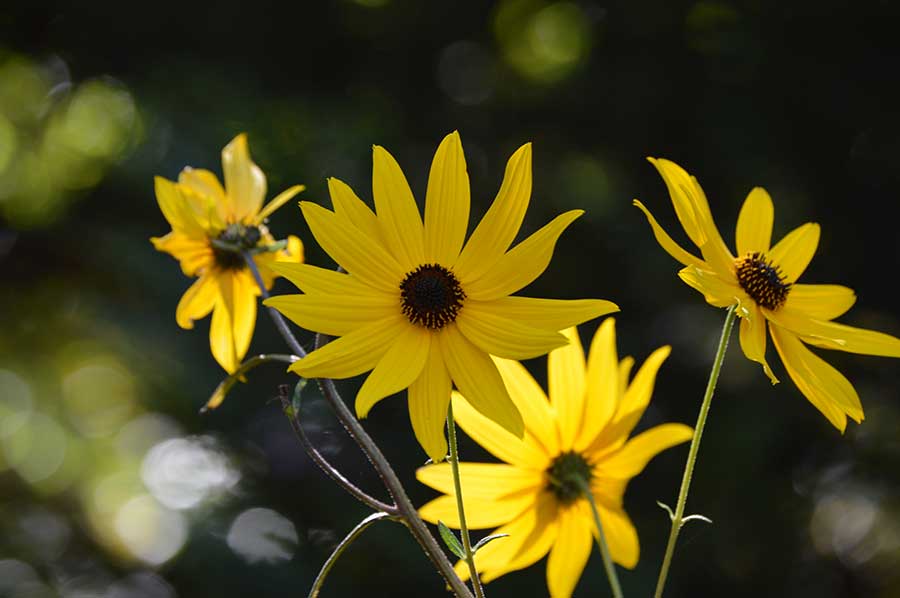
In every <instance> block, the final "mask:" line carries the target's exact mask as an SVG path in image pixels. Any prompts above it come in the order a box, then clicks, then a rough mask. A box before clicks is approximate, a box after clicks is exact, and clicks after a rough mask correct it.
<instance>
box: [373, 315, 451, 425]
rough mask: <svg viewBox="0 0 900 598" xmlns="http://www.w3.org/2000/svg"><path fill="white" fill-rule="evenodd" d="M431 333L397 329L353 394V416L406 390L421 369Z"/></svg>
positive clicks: (421, 329) (407, 328) (426, 355)
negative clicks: (382, 353)
mask: <svg viewBox="0 0 900 598" xmlns="http://www.w3.org/2000/svg"><path fill="white" fill-rule="evenodd" d="M432 336H433V335H432V333H431V331H430V330H428V329H427V328H423V327H421V326H415V325H412V324H407V325H406V326H400V327H399V330H398V331H397V334H396V336H395V338H394V340H392V341H391V345H390V348H389V349H388V350H387V352H386V353H385V354H384V356H383V357H382V358H381V360H380V361H379V362H378V365H377V366H375V369H374V370H372V373H371V374H369V376H368V377H367V378H366V381H365V382H363V385H362V387H361V388H360V389H359V392H358V393H357V394H356V416H357V417H359V418H360V419H362V418H364V417H366V416H367V415H368V414H369V410H370V409H372V406H373V405H375V403H377V402H378V401H380V400H381V399H383V398H385V397H389V396H391V395H392V394H394V393H397V392H400V391H401V390H403V389H404V388H408V387H409V385H410V384H412V383H413V382H414V381H415V379H416V378H418V377H419V374H421V373H422V368H424V367H425V360H426V359H428V351H429V349H430V347H431V338H432Z"/></svg>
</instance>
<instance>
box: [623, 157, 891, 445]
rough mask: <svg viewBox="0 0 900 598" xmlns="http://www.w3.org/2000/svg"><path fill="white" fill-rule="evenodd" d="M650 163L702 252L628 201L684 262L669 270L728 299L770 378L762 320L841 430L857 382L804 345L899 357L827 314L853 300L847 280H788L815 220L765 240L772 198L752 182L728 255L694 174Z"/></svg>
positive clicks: (857, 410) (744, 345)
mask: <svg viewBox="0 0 900 598" xmlns="http://www.w3.org/2000/svg"><path fill="white" fill-rule="evenodd" d="M650 162H651V163H652V164H653V165H654V166H655V167H656V169H657V170H658V171H659V173H660V174H661V175H662V177H663V180H664V181H665V182H666V186H667V187H668V189H669V195H670V196H671V198H672V204H673V205H674V206H675V213H676V214H677V216H678V220H679V221H680V222H681V225H682V226H683V227H684V230H685V232H686V233H687V235H688V237H689V238H690V239H691V241H693V243H694V245H696V246H697V247H698V248H699V249H700V255H701V256H702V257H697V256H695V255H693V254H692V253H689V252H687V251H685V250H684V249H682V248H681V247H680V246H679V245H678V244H677V243H675V241H673V240H672V238H671V237H670V236H669V235H668V234H667V233H666V232H665V231H664V230H663V229H662V227H661V226H660V225H659V223H657V222H656V219H655V218H654V217H653V216H652V215H651V214H650V211H649V210H648V209H647V208H646V207H644V205H643V204H642V203H641V202H640V201H638V200H634V204H635V205H636V206H637V207H638V208H640V209H641V210H642V211H643V212H644V214H645V215H646V216H647V220H648V221H649V222H650V226H651V228H652V229H653V234H654V236H655V237H656V240H657V241H658V242H659V244H660V245H662V247H663V249H665V250H666V251H667V252H668V253H669V255H671V256H672V257H674V258H675V259H676V260H678V261H679V262H681V263H682V264H683V265H684V268H682V270H681V271H680V272H679V273H678V275H679V276H680V277H681V279H682V280H683V281H684V282H686V283H687V284H688V285H690V286H691V287H693V288H695V289H696V290H698V291H700V292H701V293H703V296H704V297H705V299H706V301H707V302H708V303H709V304H711V305H714V306H716V307H729V306H731V305H737V313H738V316H740V317H741V330H740V340H741V349H743V351H744V355H746V356H747V358H748V359H751V360H753V361H756V362H758V363H759V364H761V365H762V367H763V370H764V371H765V373H766V374H767V375H768V376H769V378H770V379H771V381H772V383H773V384H775V383H777V382H778V380H777V378H776V377H775V375H774V374H773V373H772V370H771V369H770V368H769V364H768V363H767V362H766V338H767V335H766V324H767V323H768V330H769V334H770V335H771V336H772V341H773V343H774V344H775V349H776V351H777V352H778V354H779V355H780V356H781V361H782V363H784V367H785V369H786V370H787V373H788V375H789V376H790V377H791V379H792V380H793V381H794V384H796V385H797V388H799V389H800V392H802V393H803V395H804V396H805V397H806V398H807V399H809V401H810V402H811V403H812V404H813V405H814V406H815V407H816V408H817V409H818V410H819V411H821V412H822V414H824V415H825V417H826V418H828V421H830V422H831V423H832V424H833V425H834V426H835V427H836V428H838V429H839V430H841V432H843V431H844V429H845V428H846V427H847V416H850V418H851V419H853V420H854V421H856V422H857V423H859V422H861V421H862V420H863V409H862V404H861V403H860V401H859V396H858V395H857V394H856V390H855V389H854V388H853V386H852V385H851V384H850V382H849V381H848V380H847V378H845V377H844V376H843V374H841V373H840V372H839V371H837V370H836V369H834V368H833V367H831V366H830V365H828V364H827V363H826V362H825V361H823V360H822V359H821V358H820V357H818V356H817V355H816V354H815V353H813V352H812V351H810V350H809V349H808V348H807V347H806V344H809V345H813V346H815V347H819V348H823V349H836V350H839V351H847V352H850V353H863V354H866V355H882V356H886V357H900V339H897V338H895V337H893V336H890V335H887V334H883V333H880V332H875V331H872V330H864V329H861V328H854V327H852V326H847V325H844V324H838V323H837V322H832V321H831V320H833V319H834V318H837V317H839V316H841V315H843V314H844V313H846V312H847V310H849V309H850V307H852V306H853V304H854V303H855V301H856V295H855V294H854V292H853V290H852V289H849V288H847V287H844V286H840V285H834V284H801V283H798V282H797V280H798V279H799V278H800V276H801V275H802V274H803V271H804V270H806V267H807V266H808V265H809V262H810V260H812V257H813V254H815V252H816V246H817V245H818V243H819V225H818V224H815V223H807V224H804V225H802V226H800V227H798V228H796V229H794V230H793V231H792V232H790V233H789V234H788V235H787V236H785V237H784V238H783V239H782V240H781V241H779V242H778V243H776V244H775V245H774V246H771V239H772V222H773V219H774V207H773V205H772V200H771V198H770V197H769V194H768V193H766V191H765V189H762V188H760V187H757V188H755V189H753V190H752V191H750V194H749V195H748V196H747V199H746V200H745V201H744V205H743V207H742V208H741V212H740V214H739V215H738V221H737V230H736V241H737V242H736V245H737V255H736V256H735V255H732V253H731V251H730V250H729V249H728V247H727V246H726V245H725V242H724V241H723V240H722V237H721V235H720V234H719V231H718V229H717V228H716V224H715V222H713V218H712V214H711V213H710V210H709V204H708V202H707V200H706V196H705V195H704V193H703V189H701V188H700V185H699V183H697V180H696V179H695V178H694V177H692V176H690V175H689V174H688V173H687V172H685V171H684V170H683V169H682V168H681V167H680V166H678V165H677V164H675V163H674V162H670V161H668V160H662V159H654V158H650Z"/></svg>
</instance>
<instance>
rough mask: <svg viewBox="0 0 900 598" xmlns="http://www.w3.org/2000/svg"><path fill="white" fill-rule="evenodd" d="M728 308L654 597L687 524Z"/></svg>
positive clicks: (730, 317)
mask: <svg viewBox="0 0 900 598" xmlns="http://www.w3.org/2000/svg"><path fill="white" fill-rule="evenodd" d="M736 307H737V306H736V305H732V306H731V307H729V308H728V314H727V315H726V316H725V324H724V325H723V326H722V336H721V337H719V347H718V348H717V349H716V357H715V359H714V360H713V365H712V370H711V371H710V372H709V381H708V382H707V383H706V393H705V394H704V395H703V403H702V404H701V405H700V414H699V415H698V416H697V425H696V426H694V438H693V440H691V448H690V450H689V451H688V457H687V463H685V466H684V475H683V476H682V478H681V490H679V491H678V503H677V504H676V505H675V514H674V515H672V529H671V530H669V542H668V544H666V555H665V556H664V557H663V563H662V568H661V569H660V571H659V578H658V579H657V581H656V593H654V594H653V596H654V598H662V595H663V588H664V587H665V585H666V577H667V576H668V575H669V567H670V566H671V564H672V555H673V554H675V542H676V541H677V540H678V533H679V532H680V531H681V526H682V525H684V506H685V503H687V497H688V491H689V490H690V488H691V477H692V476H693V475H694V465H695V464H696V463H697V453H698V452H699V451H700V439H701V438H702V437H703V428H704V427H706V417H707V415H708V414H709V406H710V403H712V398H713V393H714V392H715V390H716V382H718V380H719V372H721V371H722V362H723V361H725V350H726V349H728V339H729V338H730V337H731V329H732V328H733V327H734V318H735V315H736V314H735V308H736Z"/></svg>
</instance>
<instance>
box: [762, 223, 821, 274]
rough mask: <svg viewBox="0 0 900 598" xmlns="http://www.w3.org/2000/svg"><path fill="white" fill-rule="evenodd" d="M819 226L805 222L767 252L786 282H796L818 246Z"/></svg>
mask: <svg viewBox="0 0 900 598" xmlns="http://www.w3.org/2000/svg"><path fill="white" fill-rule="evenodd" d="M819 233H820V228H819V225H818V224H816V223H814V222H807V223H806V224H804V225H803V226H799V227H797V228H795V229H794V230H792V231H791V232H790V233H788V234H787V236H785V237H784V238H783V239H782V240H780V241H779V242H778V243H776V244H775V247H773V248H772V250H771V251H769V259H771V260H772V263H773V264H775V265H777V266H779V267H780V268H781V272H782V273H783V274H784V277H785V281H786V282H796V280H797V279H798V278H800V275H801V274H803V272H804V270H806V267H807V266H808V265H809V262H810V261H812V258H813V255H815V253H816V248H817V247H818V246H819Z"/></svg>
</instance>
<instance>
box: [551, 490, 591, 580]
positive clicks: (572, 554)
mask: <svg viewBox="0 0 900 598" xmlns="http://www.w3.org/2000/svg"><path fill="white" fill-rule="evenodd" d="M557 521H558V522H559V523H558V525H559V529H558V531H557V536H556V542H554V543H553V548H552V549H551V550H550V558H549V559H547V587H548V588H549V589H550V596H551V597H552V598H569V597H570V596H571V595H572V592H574V591H575V586H576V585H577V584H578V580H579V579H581V573H582V572H583V571H584V566H585V565H586V564H587V560H588V557H589V556H590V555H591V544H592V543H593V538H591V532H590V529H591V527H593V525H592V523H591V520H590V519H585V517H584V514H583V512H582V511H581V508H580V507H578V505H577V503H575V504H572V505H569V506H568V507H561V508H560V509H559V513H558V514H557Z"/></svg>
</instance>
